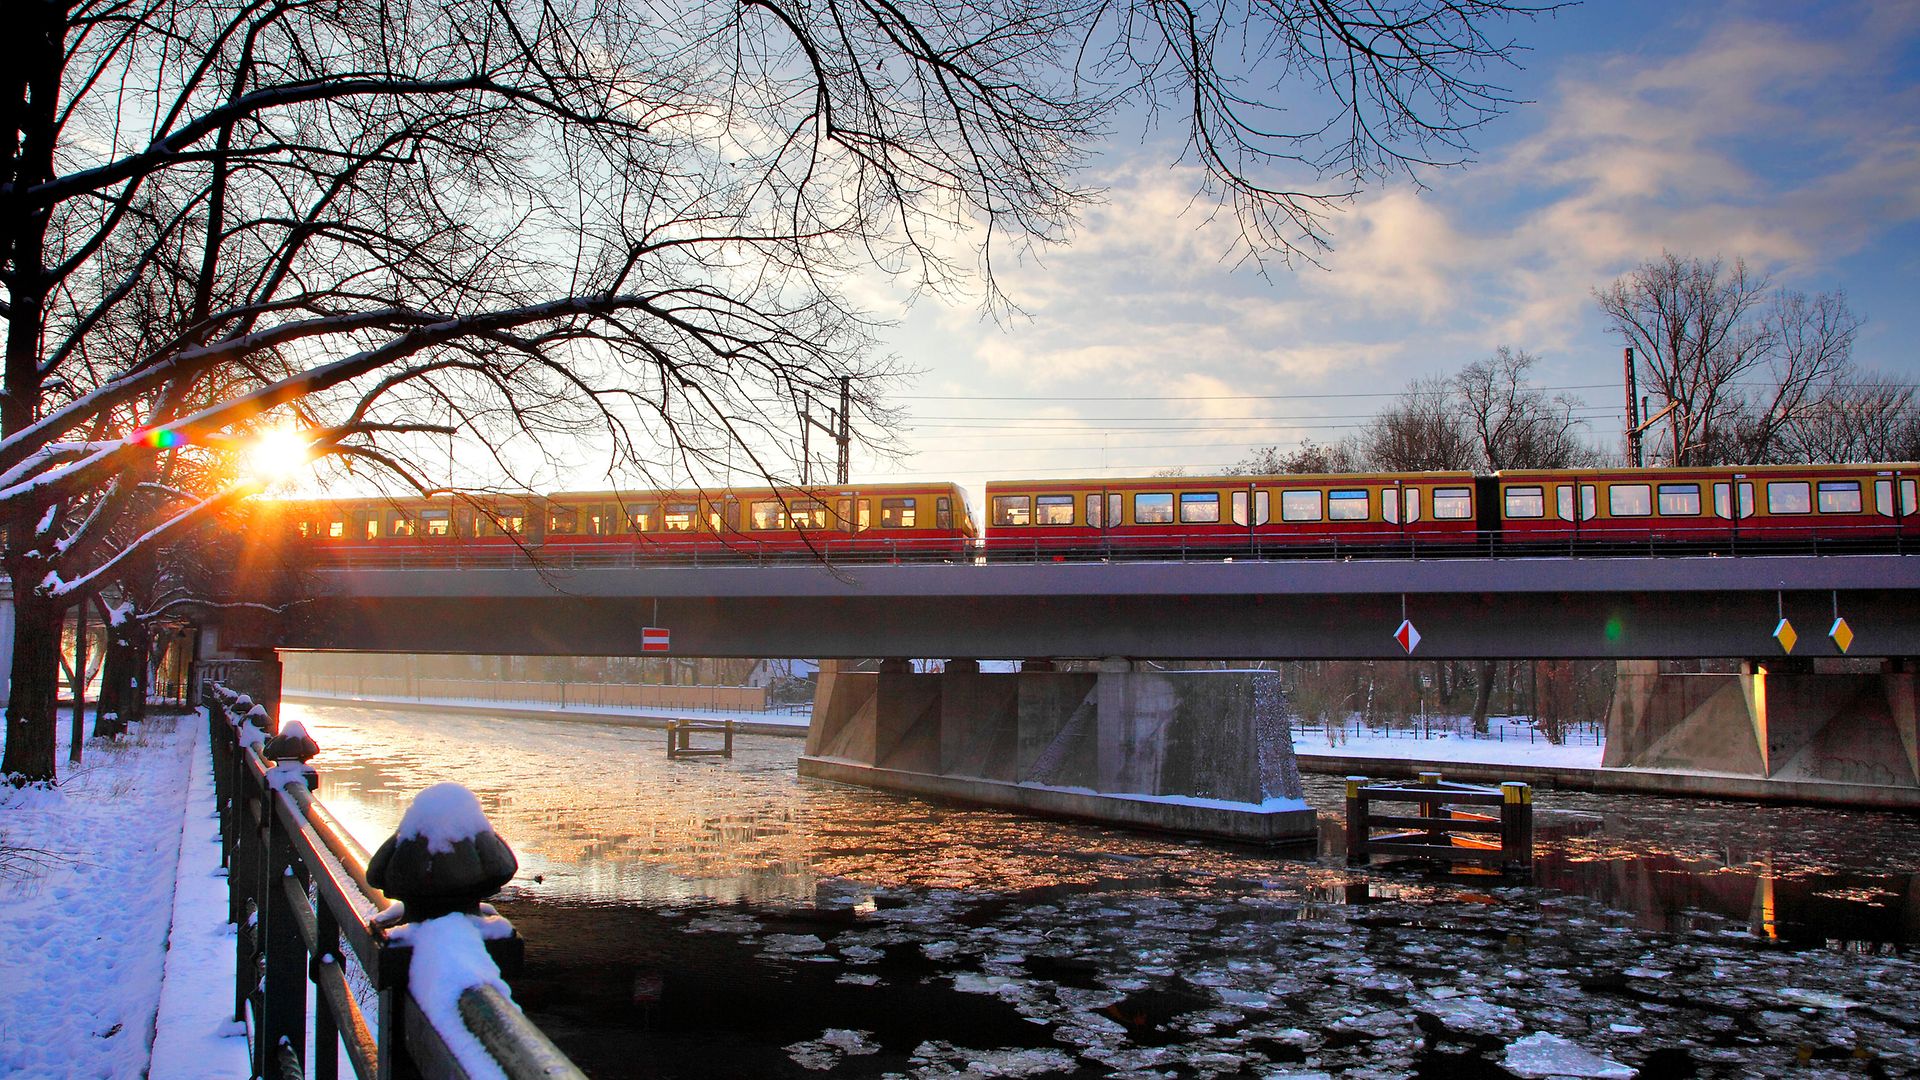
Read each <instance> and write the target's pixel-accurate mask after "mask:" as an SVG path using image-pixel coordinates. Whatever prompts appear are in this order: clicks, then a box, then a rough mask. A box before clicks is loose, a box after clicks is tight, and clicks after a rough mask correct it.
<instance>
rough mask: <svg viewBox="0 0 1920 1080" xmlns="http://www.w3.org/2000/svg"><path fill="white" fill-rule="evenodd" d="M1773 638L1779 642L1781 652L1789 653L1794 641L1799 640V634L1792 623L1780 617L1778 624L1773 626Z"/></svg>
mask: <svg viewBox="0 0 1920 1080" xmlns="http://www.w3.org/2000/svg"><path fill="white" fill-rule="evenodd" d="M1773 639H1774V640H1775V641H1778V642H1779V643H1780V651H1781V652H1785V653H1790V652H1792V651H1793V646H1794V643H1795V642H1797V641H1799V640H1800V635H1799V634H1798V633H1797V632H1795V630H1794V629H1793V624H1792V623H1790V622H1788V621H1787V620H1785V619H1781V620H1780V625H1779V626H1776V627H1774V628H1773Z"/></svg>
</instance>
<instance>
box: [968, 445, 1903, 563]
mask: <svg viewBox="0 0 1920 1080" xmlns="http://www.w3.org/2000/svg"><path fill="white" fill-rule="evenodd" d="M1916 478H1920V465H1914V464H1911V463H1906V464H1886V465H1765V466H1749V467H1706V468H1640V469H1561V470H1551V469H1539V470H1506V471H1502V472H1498V473H1494V474H1491V475H1475V474H1473V473H1467V472H1420V473H1334V474H1322V475H1292V476H1212V477H1171V478H1169V477H1156V478H1152V479H1146V480H1118V481H1116V480H1027V481H995V482H992V483H989V484H988V485H987V488H986V507H985V518H986V531H985V547H986V552H987V554H988V556H989V557H991V556H993V555H994V554H995V553H996V552H998V553H1008V554H1010V553H1013V552H1016V551H1027V552H1032V553H1037V554H1040V555H1042V556H1044V555H1047V554H1048V553H1052V554H1057V555H1063V556H1070V555H1073V554H1077V553H1084V552H1093V551H1102V552H1106V551H1112V552H1146V551H1154V550H1166V549H1171V548H1180V549H1184V550H1188V551H1192V550H1196V549H1198V550H1203V551H1204V550H1209V549H1212V550H1218V551H1220V552H1222V553H1232V552H1234V551H1236V550H1240V551H1246V550H1250V549H1251V550H1254V551H1259V552H1268V553H1287V552H1289V551H1293V552H1297V551H1299V550H1300V549H1303V548H1307V547H1326V546H1340V547H1344V548H1346V549H1349V550H1353V551H1364V550H1365V549H1367V548H1369V547H1379V548H1382V549H1388V548H1398V549H1404V548H1405V547H1407V546H1408V545H1409V544H1413V545H1416V546H1421V547H1434V546H1442V547H1444V546H1448V545H1455V546H1459V547H1462V548H1465V547H1468V546H1471V545H1478V546H1480V547H1481V548H1484V549H1487V550H1506V551H1525V550H1527V549H1528V548H1533V549H1536V550H1537V549H1539V548H1541V547H1545V546H1551V547H1553V548H1555V549H1559V550H1571V549H1572V548H1574V547H1585V548H1588V549H1590V550H1598V549H1601V548H1603V547H1605V546H1607V545H1609V544H1631V545H1635V546H1644V545H1646V544H1649V543H1653V544H1666V545H1670V546H1674V547H1676V548H1683V547H1686V546H1689V545H1691V546H1704V547H1712V546H1725V545H1727V544H1730V543H1736V542H1737V543H1744V544H1747V545H1748V546H1751V547H1752V548H1754V549H1760V548H1762V547H1764V546H1766V545H1768V544H1769V543H1772V544H1774V545H1776V546H1779V545H1786V544H1794V543H1799V544H1828V545H1840V544H1842V543H1846V542H1852V543H1855V544H1856V545H1857V546H1862V547H1865V546H1870V545H1873V544H1877V543H1885V542H1888V541H1893V540H1895V539H1898V538H1909V537H1916V536H1920V515H1916V513H1915V511H1916V506H1915V480H1916ZM1736 490H1737V491H1738V495H1737V497H1736V495H1735V494H1734V492H1735V491H1736ZM1896 493H1897V494H1896ZM1736 498H1737V501H1738V506H1739V511H1738V513H1735V512H1734V509H1733V508H1734V504H1735V502H1736Z"/></svg>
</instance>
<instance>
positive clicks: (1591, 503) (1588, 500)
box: [1580, 484, 1600, 521]
mask: <svg viewBox="0 0 1920 1080" xmlns="http://www.w3.org/2000/svg"><path fill="white" fill-rule="evenodd" d="M1580 516H1581V517H1582V518H1584V519H1586V520H1587V521H1592V520H1593V519H1594V518H1597V517H1599V516H1600V489H1599V488H1597V487H1595V486H1594V485H1592V484H1581V485H1580Z"/></svg>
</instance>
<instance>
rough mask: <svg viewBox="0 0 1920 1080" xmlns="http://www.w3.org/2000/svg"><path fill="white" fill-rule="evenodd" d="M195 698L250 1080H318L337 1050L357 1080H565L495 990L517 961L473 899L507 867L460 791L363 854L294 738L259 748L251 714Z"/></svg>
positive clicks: (541, 1039) (506, 851)
mask: <svg viewBox="0 0 1920 1080" xmlns="http://www.w3.org/2000/svg"><path fill="white" fill-rule="evenodd" d="M210 685H211V686H212V689H213V697H214V703H213V705H212V707H211V708H209V710H208V719H209V724H210V726H211V728H212V735H213V753H214V760H215V762H216V765H217V766H219V768H218V770H217V771H218V774H219V776H220V777H222V778H224V781H225V784H226V786H227V791H226V796H225V799H224V800H223V801H222V802H221V804H220V808H221V811H222V825H223V829H230V835H231V837H232V842H231V845H223V846H225V847H226V849H227V851H228V853H229V874H228V889H229V893H230V896H231V898H232V905H233V906H232V909H231V910H232V911H233V912H234V916H233V917H234V922H235V923H236V926H237V929H238V933H237V935H236V938H237V940H236V943H235V964H234V975H235V1017H236V1018H237V1019H242V1020H247V1021H250V1023H249V1027H250V1029H251V1034H252V1036H253V1043H252V1047H251V1052H252V1066H253V1073H254V1075H255V1076H261V1077H265V1076H276V1077H291V1076H314V1077H322V1076H324V1077H328V1078H332V1077H335V1076H337V1075H338V1074H339V1071H340V1070H339V1065H340V1057H341V1052H342V1051H343V1050H344V1051H345V1056H346V1058H347V1064H348V1065H349V1066H351V1068H352V1071H353V1073H354V1074H355V1075H356V1076H358V1077H360V1078H361V1080H375V1078H381V1080H387V1078H391V1077H407V1076H423V1077H427V1078H428V1080H438V1078H440V1077H462V1078H468V1077H475V1076H487V1075H494V1074H496V1073H499V1074H504V1075H505V1076H508V1077H511V1078H514V1080H520V1078H523V1077H524V1078H531V1077H553V1078H560V1080H568V1078H575V1077H582V1074H581V1073H580V1072H579V1070H578V1069H576V1068H575V1067H574V1066H573V1063H572V1062H570V1061H568V1060H567V1058H566V1056H565V1055H564V1054H562V1053H561V1052H560V1051H559V1049H558V1048H556V1047H555V1046H554V1045H553V1043H552V1042H551V1041H550V1040H548V1039H547V1037H546V1036H545V1035H544V1034H543V1033H541V1032H540V1030H539V1029H538V1028H536V1027H535V1026H534V1025H533V1023H532V1022H531V1021H529V1020H528V1019H527V1018H526V1016H525V1014H523V1013H522V1012H521V1011H520V1009H519V1007H518V1006H516V1005H515V1004H514V1003H513V1000H512V998H511V996H510V995H509V994H508V992H507V988H506V985H505V983H504V982H502V981H501V978H500V966H499V965H502V964H504V965H507V966H512V965H516V964H518V963H519V962H520V957H521V953H522V945H521V942H520V939H519V937H518V936H516V935H515V934H514V933H513V928H512V926H511V925H510V924H508V923H507V921H506V920H505V919H502V918H500V917H499V915H498V914H497V913H495V912H494V911H493V910H492V909H491V908H489V907H487V906H486V905H485V904H484V903H483V902H482V901H484V899H485V898H486V897H488V896H490V895H492V894H493V893H494V892H495V891H497V890H498V889H499V888H500V886H502V885H504V884H505V883H506V882H507V881H508V880H509V879H511V878H512V876H513V874H514V871H515V870H516V868H517V861H516V860H515V859H514V856H513V852H512V850H511V849H510V848H508V847H507V845H506V843H505V842H504V841H502V840H501V839H500V838H499V836H498V835H497V834H495V833H494V832H493V829H492V826H491V825H489V824H487V822H486V817H485V815H484V814H483V813H481V812H480V809H479V804H478V802H477V800H475V799H474V798H473V795H472V793H470V792H468V791H467V790H466V789H465V788H461V787H459V786H458V785H450V784H443V785H437V786H436V787H435V788H430V789H428V791H427V792H423V793H422V794H421V797H420V798H419V799H416V803H415V808H410V809H409V810H408V818H407V819H403V820H402V822H401V828H400V830H399V831H398V832H396V834H395V836H394V837H393V838H392V839H390V840H389V841H388V842H387V843H386V844H383V845H382V846H381V849H380V852H379V854H378V855H377V856H369V854H368V853H367V851H366V849H365V848H363V847H361V846H360V845H359V844H358V843H357V842H356V841H355V840H354V839H353V837H352V836H351V835H350V834H349V833H348V832H347V830H346V829H345V827H344V826H342V825H341V824H340V822H339V820H338V819H336V818H335V817H334V816H333V814H332V813H331V812H330V811H329V810H328V809H327V808H326V806H325V805H324V804H322V803H321V802H320V801H319V800H318V799H316V798H315V797H314V791H315V790H316V789H317V787H318V777H317V774H316V773H315V772H314V770H313V769H312V768H310V767H309V766H308V765H307V760H308V759H310V758H312V757H313V756H314V754H315V753H317V752H318V750H319V747H318V746H317V745H316V744H315V743H314V741H313V740H312V738H311V737H309V736H308V735H307V733H306V732H305V731H304V730H303V729H302V728H301V727H300V725H299V724H298V723H289V724H287V725H285V726H284V727H283V728H282V729H281V731H280V732H279V734H278V735H276V736H274V737H273V738H271V739H269V738H267V737H266V736H265V735H263V734H262V732H261V731H260V730H259V728H258V727H257V726H256V723H255V721H257V720H259V719H260V717H259V715H258V713H259V712H260V710H258V708H257V706H255V705H254V703H253V702H252V701H251V700H249V699H248V698H247V697H246V696H245V695H241V694H237V693H234V692H233V691H232V690H231V688H228V687H226V686H223V685H216V684H210ZM270 760H271V764H270V763H269V762H270ZM229 764H230V765H231V768H229V767H227V766H228V765H229ZM436 793H437V794H436ZM216 798H217V799H218V798H220V796H219V795H216ZM423 800H424V802H425V804H426V805H424V806H422V805H421V802H422V801H423ZM450 803H451V804H452V805H451V809H450V808H449V804H450ZM416 810H417V811H418V813H417V814H416ZM410 821H411V825H410ZM223 835H225V833H223ZM381 886H386V887H388V888H391V889H393V890H394V898H393V899H389V898H388V897H387V896H386V895H385V894H384V893H383V892H382V889H381ZM395 900H399V901H401V902H399V903H396V902H395ZM349 960H351V961H352V962H353V963H354V964H355V965H356V966H357V967H358V968H359V969H360V971H361V972H362V973H364V975H365V977H366V980H367V982H368V983H370V984H371V985H372V987H373V989H374V990H375V992H376V993H377V994H378V997H379V1014H378V1017H377V1018H375V1020H374V1022H373V1023H369V1017H368V1016H367V1015H366V1013H365V1012H364V1011H363V1010H362V1008H361V1006H360V1002H359V999H358V998H357V997H356V996H355V991H354V989H353V988H352V986H351V985H350V983H349V979H348V975H347V972H346V970H345V967H346V964H347V962H348V961H349ZM309 982H311V983H312V984H313V986H314V988H315V999H314V1009H313V1017H314V1019H313V1051H312V1054H311V1060H306V1059H307V1057H308V1055H307V1053H306V1045H307V1038H306V1035H307V1032H306V1026H307V1022H306V1003H307V993H308V990H307V985H308V983H309ZM582 1080H584V1078H582Z"/></svg>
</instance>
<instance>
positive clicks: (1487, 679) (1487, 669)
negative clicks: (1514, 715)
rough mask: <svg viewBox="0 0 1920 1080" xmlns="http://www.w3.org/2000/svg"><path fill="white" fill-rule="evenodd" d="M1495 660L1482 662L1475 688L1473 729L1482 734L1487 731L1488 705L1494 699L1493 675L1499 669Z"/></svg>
mask: <svg viewBox="0 0 1920 1080" xmlns="http://www.w3.org/2000/svg"><path fill="white" fill-rule="evenodd" d="M1497 663H1498V662H1497V661H1494V660H1483V661H1481V662H1480V681H1479V683H1478V685H1476V686H1475V687H1474V688H1473V730H1475V731H1477V732H1479V733H1480V734H1482V735H1485V734H1486V733H1487V706H1488V704H1490V703H1491V702H1492V700H1493V676H1494V672H1495V671H1497V670H1498V669H1497V667H1496V666H1495V665H1496V664H1497Z"/></svg>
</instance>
